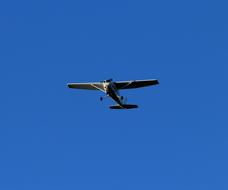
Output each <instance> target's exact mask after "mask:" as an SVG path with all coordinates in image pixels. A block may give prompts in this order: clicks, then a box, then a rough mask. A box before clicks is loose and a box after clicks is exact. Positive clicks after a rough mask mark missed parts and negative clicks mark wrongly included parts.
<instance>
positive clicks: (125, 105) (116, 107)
mask: <svg viewBox="0 0 228 190" xmlns="http://www.w3.org/2000/svg"><path fill="white" fill-rule="evenodd" d="M109 108H110V109H133V108H138V106H137V105H134V104H122V105H114V106H110V107H109Z"/></svg>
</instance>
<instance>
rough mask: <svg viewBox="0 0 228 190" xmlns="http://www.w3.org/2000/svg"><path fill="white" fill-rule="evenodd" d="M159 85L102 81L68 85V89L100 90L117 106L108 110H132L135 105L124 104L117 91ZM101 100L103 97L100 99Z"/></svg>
mask: <svg viewBox="0 0 228 190" xmlns="http://www.w3.org/2000/svg"><path fill="white" fill-rule="evenodd" d="M157 84H159V82H158V80H156V79H149V80H131V81H118V82H113V80H112V79H109V80H104V81H101V82H91V83H68V84H67V86H68V87H69V88H75V89H85V90H100V91H102V92H104V93H105V94H106V95H107V96H108V97H111V98H112V99H113V100H114V101H115V102H116V103H117V105H113V106H110V109H132V108H138V106H137V105H133V104H126V99H124V98H123V96H120V95H119V90H123V89H132V88H140V87H145V86H152V85H157ZM100 100H101V101H102V100H103V97H100Z"/></svg>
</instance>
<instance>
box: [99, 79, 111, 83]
mask: <svg viewBox="0 0 228 190" xmlns="http://www.w3.org/2000/svg"><path fill="white" fill-rule="evenodd" d="M112 81H113V79H108V80H104V81H101V82H112Z"/></svg>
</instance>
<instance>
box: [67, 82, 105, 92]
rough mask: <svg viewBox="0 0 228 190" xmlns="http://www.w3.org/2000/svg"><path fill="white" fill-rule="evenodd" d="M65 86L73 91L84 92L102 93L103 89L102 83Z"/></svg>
mask: <svg viewBox="0 0 228 190" xmlns="http://www.w3.org/2000/svg"><path fill="white" fill-rule="evenodd" d="M67 86H68V87H69V88H75V89H84V90H101V91H104V87H103V84H102V83H98V82H95V83H68V84H67Z"/></svg>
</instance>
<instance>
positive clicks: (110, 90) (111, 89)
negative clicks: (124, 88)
mask: <svg viewBox="0 0 228 190" xmlns="http://www.w3.org/2000/svg"><path fill="white" fill-rule="evenodd" d="M103 87H104V90H105V92H106V94H107V96H109V97H111V98H112V99H113V100H114V101H116V102H117V103H118V104H119V105H120V106H122V105H123V102H122V99H121V96H120V95H119V92H118V90H117V88H116V86H115V84H114V83H113V82H104V83H103Z"/></svg>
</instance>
